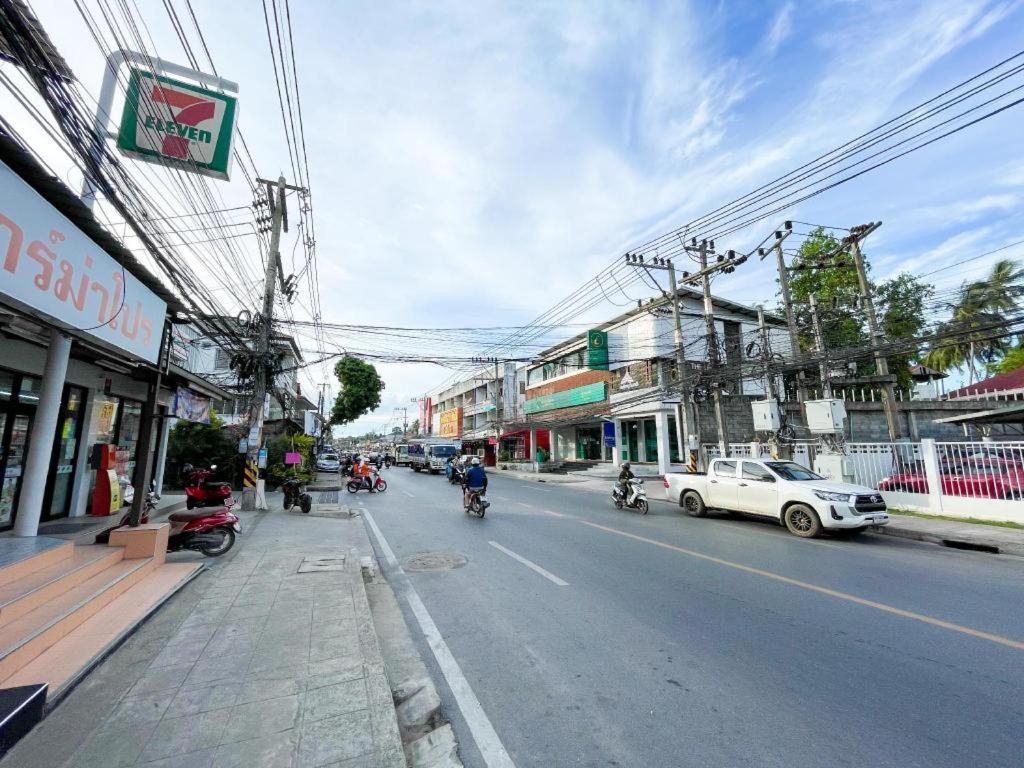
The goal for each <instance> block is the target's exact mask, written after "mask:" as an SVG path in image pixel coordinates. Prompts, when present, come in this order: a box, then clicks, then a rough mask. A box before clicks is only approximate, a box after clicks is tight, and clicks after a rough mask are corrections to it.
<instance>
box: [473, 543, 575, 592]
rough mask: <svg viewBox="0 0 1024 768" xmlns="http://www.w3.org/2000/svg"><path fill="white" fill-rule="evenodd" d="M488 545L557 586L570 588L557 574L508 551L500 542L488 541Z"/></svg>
mask: <svg viewBox="0 0 1024 768" xmlns="http://www.w3.org/2000/svg"><path fill="white" fill-rule="evenodd" d="M487 543H488V544H490V545H491V546H492V547H494V548H495V549H496V550H498V551H499V552H504V553H505V554H506V555H508V556H509V557H511V558H512V559H513V560H517V561H519V562H520V563H522V564H523V565H525V566H526V567H527V568H529V569H530V570H532V571H536V572H537V573H539V574H540V575H541V576H543V577H544V578H545V579H547V580H548V581H551V582H553V583H555V584H557V585H558V586H560V587H568V586H569V582H567V581H562V580H561V579H560V578H558V577H557V576H555V574H553V573H552V572H551V571H548V570H545V569H544V568H541V567H540V566H539V565H537V564H536V563H535V562H533V561H531V560H527V559H526V558H525V557H523V556H522V555H517V554H516V553H515V552H513V551H512V550H511V549H507V548H505V547H503V546H501V544H499V543H498V542H496V541H488V542H487Z"/></svg>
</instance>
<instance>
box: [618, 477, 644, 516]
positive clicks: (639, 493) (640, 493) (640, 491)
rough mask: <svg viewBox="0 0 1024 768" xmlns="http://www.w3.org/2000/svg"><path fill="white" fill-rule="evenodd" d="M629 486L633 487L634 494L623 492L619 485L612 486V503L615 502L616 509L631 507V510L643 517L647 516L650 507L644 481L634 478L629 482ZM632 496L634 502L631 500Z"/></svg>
mask: <svg viewBox="0 0 1024 768" xmlns="http://www.w3.org/2000/svg"><path fill="white" fill-rule="evenodd" d="M629 484H630V485H631V486H633V492H632V493H631V494H628V495H627V494H625V493H624V492H623V490H622V488H620V487H619V484H618V483H616V484H615V485H614V486H612V501H614V502H615V508H616V509H622V508H623V507H629V508H630V509H635V510H636V511H637V512H639V513H640V514H641V515H646V514H647V509H648V506H649V505H648V503H647V491H646V489H644V481H643V480H640V479H639V478H633V479H632V480H630V481H629ZM630 495H631V496H632V497H633V500H632V501H630V500H629V496H630Z"/></svg>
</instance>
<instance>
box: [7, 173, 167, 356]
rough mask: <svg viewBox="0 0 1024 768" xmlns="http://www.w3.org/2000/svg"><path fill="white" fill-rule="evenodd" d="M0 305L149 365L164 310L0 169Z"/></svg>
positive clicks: (106, 256)
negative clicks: (6, 304) (2, 301)
mask: <svg viewBox="0 0 1024 768" xmlns="http://www.w3.org/2000/svg"><path fill="white" fill-rule="evenodd" d="M0 259H2V260H3V262H2V266H0V299H9V300H11V301H12V302H13V303H14V304H17V305H19V307H20V308H22V309H24V310H26V311H28V312H30V313H33V314H36V315H43V316H45V317H46V319H48V320H51V321H53V322H55V323H56V324H57V325H60V326H62V327H64V328H67V329H70V330H74V331H79V332H81V333H83V334H85V335H87V336H91V337H93V338H95V339H98V340H99V341H102V342H105V343H106V344H109V345H111V346H114V347H116V348H118V349H120V350H123V351H125V352H127V353H129V354H130V355H132V356H133V357H137V358H142V359H143V360H147V361H149V362H151V363H155V362H156V360H157V357H158V356H159V352H160V334H161V330H162V329H163V323H164V315H165V314H166V312H167V305H166V304H165V303H164V302H163V300H161V299H160V298H159V297H158V296H157V295H156V294H155V293H153V292H152V291H151V290H149V289H148V288H146V287H145V286H144V285H143V284H142V283H141V282H139V280H138V278H136V277H135V276H134V275H132V274H131V273H130V272H128V271H127V270H125V269H124V268H123V267H122V266H121V265H120V264H118V263H117V262H116V261H114V259H113V258H111V256H110V255H109V254H108V253H107V252H106V251H104V250H103V249H102V248H100V247H99V246H98V245H96V243H94V242H93V241H92V240H90V239H89V238H88V237H87V236H86V235H85V233H84V232H82V231H81V230H80V229H78V228H77V227H76V226H75V225H74V224H72V223H71V222H70V221H69V220H68V219H67V218H66V217H65V216H64V215H63V214H61V213H60V211H58V210H57V209H56V208H54V207H53V206H52V205H50V204H49V203H48V202H46V200H44V199H43V197H42V196H41V195H40V194H39V193H38V192H36V191H35V190H34V189H32V187H30V186H29V185H28V184H26V183H25V182H24V181H23V180H22V179H21V177H20V176H18V175H17V174H16V173H14V171H12V170H11V169H10V168H8V167H7V166H6V165H5V164H4V163H0Z"/></svg>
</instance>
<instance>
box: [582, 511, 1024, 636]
mask: <svg viewBox="0 0 1024 768" xmlns="http://www.w3.org/2000/svg"><path fill="white" fill-rule="evenodd" d="M566 517H571V516H570V515H566ZM573 519H574V520H575V522H578V523H580V524H581V525H589V526H590V527H591V528H597V529H598V530H601V531H606V532H607V533H614V534H617V535H619V536H623V537H625V538H627V539H633V540H635V541H642V542H644V543H645V544H653V545H654V546H656V547H661V548H662V549H668V550H671V551H673V552H679V553H681V554H684V555H689V556H690V557H695V558H698V559H700V560H706V561H708V562H711V563H717V564H718V565H724V566H726V567H728V568H735V569H736V570H738V571H744V572H746V573H752V574H754V575H755V576H763V577H764V578H766V579H772V580H773V581H778V582H781V583H783V584H789V585H790V586H794V587H800V588H801V589H806V590H809V591H811V592H817V593H819V594H822V595H828V596H829V597H834V598H837V599H839V600H846V601H848V602H851V603H856V604H857V605H863V606H865V607H867V608H874V609H875V610H878V611H882V612H884V613H891V614H893V615H894V616H901V617H902V618H905V619H912V620H913V621H920V622H922V623H923V624H931V625H932V626H934V627H940V628H942V629H948V630H950V631H951V632H959V633H960V634H963V635H970V636H971V637H977V638H979V639H981V640H988V641H989V642H992V643H996V644H998V645H1005V646H1006V647H1008V648H1013V649H1015V650H1018V651H1024V642H1021V641H1019V640H1014V639H1013V638H1009V637H1003V636H1002V635H996V634H993V633H991V632H984V631H982V630H980V629H973V628H972V627H965V626H964V625H962V624H955V623H953V622H951V621H945V620H943V619H936V618H934V617H932V616H926V615H925V614H923V613H915V612H914V611H907V610H904V609H903V608H897V607H895V606H892V605H887V604H885V603H879V602H877V601H875V600H868V599H867V598H863V597H858V596H857V595H851V594H850V593H848V592H840V591H839V590H836V589H829V588H828V587H821V586H818V585H817V584H811V583H809V582H806V581H800V580H799V579H794V578H791V577H789V576H783V575H782V574H780V573H774V572H772V571H766V570H764V569H763V568H755V567H753V566H750V565H743V564H742V563H735V562H733V561H731V560H725V559H723V558H720V557H715V556H713V555H705V554H704V553H703V552H696V551H694V550H692V549H686V548H685V547H677V546H676V545H675V544H668V543H666V542H664V541H658V540H657V539H649V538H647V537H646V536H638V535H637V534H635V533H628V532H627V531H620V530H619V529H618V528H611V527H609V526H607V525H600V524H599V523H591V522H588V521H587V520H580V519H578V518H573Z"/></svg>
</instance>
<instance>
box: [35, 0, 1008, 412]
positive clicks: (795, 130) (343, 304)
mask: <svg viewBox="0 0 1024 768" xmlns="http://www.w3.org/2000/svg"><path fill="white" fill-rule="evenodd" d="M33 5H34V7H35V8H36V11H37V13H38V14H39V16H40V18H41V19H42V21H43V23H44V24H45V25H46V26H47V27H48V28H49V29H50V30H51V33H52V34H53V36H54V38H55V39H56V41H57V43H58V45H59V46H60V47H61V49H62V50H64V51H65V53H66V54H67V56H68V58H69V60H71V62H72V64H73V66H74V67H75V69H76V71H77V72H79V74H80V76H81V77H82V79H83V82H85V83H87V84H88V83H92V84H98V82H99V78H100V72H101V70H100V68H101V66H102V64H101V62H100V60H99V57H98V55H97V53H96V51H95V49H94V48H93V47H92V46H91V45H89V44H88V43H87V41H86V39H85V37H84V26H83V24H82V21H81V19H80V18H79V17H78V16H77V15H76V14H72V13H70V12H69V10H68V4H67V3H65V2H63V1H62V0H35V2H34V3H33ZM193 5H194V6H195V8H196V13H197V15H198V17H199V19H200V22H201V24H202V25H203V27H204V29H205V30H206V33H207V38H208V42H209V44H210V48H211V52H212V54H213V56H214V58H215V60H217V61H218V62H219V66H220V69H221V72H222V74H224V75H225V76H227V77H231V78H232V79H235V80H238V81H239V82H240V84H241V87H242V91H241V105H242V107H241V115H242V125H243V128H244V130H245V131H246V132H247V138H248V140H249V142H250V146H251V147H252V149H253V154H254V155H255V156H256V157H257V161H258V163H260V164H261V165H263V166H265V167H266V170H265V171H264V175H273V174H276V172H277V171H278V170H279V169H282V168H283V167H284V166H285V165H286V162H285V159H284V158H285V153H284V152H283V148H282V147H281V145H280V141H279V136H280V117H279V115H278V111H277V104H276V94H275V92H274V90H273V88H272V82H273V81H272V77H273V74H272V71H271V70H270V66H269V62H268V59H267V58H266V32H265V31H264V29H263V18H262V13H261V11H260V10H259V6H258V4H256V3H253V2H223V1H222V2H216V3H214V2H210V1H209V0H193ZM1021 5H1022V4H1021V3H1020V2H1005V1H1002V0H988V1H985V0H966V1H961V2H956V3H951V2H949V1H948V0H944V1H943V0H936V1H932V2H928V1H922V2H873V1H870V0H868V1H865V2H850V1H847V0H818V1H816V2H815V1H811V0H791V1H787V2H754V1H752V0H750V1H747V2H718V3H712V2H695V3H687V2H649V3H643V2H612V1H610V0H590V1H588V2H533V3H507V2H506V3H501V2H486V1H481V2H473V3H466V2H454V1H453V2H424V3H415V2H407V3H381V2H343V3H339V2H313V0H292V15H293V24H294V25H295V31H296V35H297V40H296V45H297V49H298V53H299V59H298V70H299V76H300V79H301V81H302V87H303V106H304V109H305V111H306V130H307V139H308V141H309V147H308V150H309V155H310V158H311V163H312V185H313V189H314V195H315V201H316V210H317V214H318V225H317V226H318V236H319V252H320V261H321V264H320V273H321V279H322V283H323V284H322V293H323V297H324V298H323V305H324V316H325V317H324V319H325V320H328V321H336V322H356V323H359V322H365V323H369V324H378V325H403V324H404V325H436V324H441V325H461V324H465V325H499V324H518V323H524V322H527V321H529V320H530V319H532V318H533V317H534V316H536V315H537V314H538V313H539V312H541V311H543V310H544V309H546V308H548V307H549V306H550V305H551V304H553V303H554V302H555V301H557V300H558V299H559V298H560V297H562V296H564V295H565V294H567V293H568V292H569V291H570V290H572V289H573V288H575V287H576V286H577V285H578V284H579V283H580V282H582V280H583V279H584V278H586V277H589V276H591V275H593V274H594V273H596V272H597V271H598V270H599V269H601V268H602V267H604V266H605V265H606V264H607V263H608V262H609V261H610V260H611V259H612V258H614V257H615V256H616V254H621V253H622V252H623V251H624V250H626V249H627V248H629V247H630V246H633V245H637V244H639V243H642V242H643V241H644V240H645V239H647V238H649V237H650V236H652V235H656V234H659V233H661V232H664V231H667V230H669V229H671V228H673V227H675V226H677V225H680V224H682V223H684V222H685V221H687V220H688V219H690V218H692V217H694V216H695V215H698V214H700V213H702V212H704V211H707V210H710V209H711V208H714V207H715V206H717V205H719V204H721V203H723V202H725V201H727V200H730V199H732V198H733V197H735V196H736V195H737V194H742V193H744V192H746V191H748V190H750V189H753V188H754V187H756V186H758V185H759V184H760V183H763V182H764V181H767V180H769V179H771V178H774V176H776V175H778V174H779V173H780V172H784V171H787V170H789V169H790V168H793V167H795V166H797V165H799V164H801V163H802V162H805V161H807V160H809V159H812V158H813V157H815V156H816V155H817V154H819V153H820V152H822V151H825V150H828V149H830V148H832V147H834V146H837V145H839V144H841V143H843V142H844V141H846V140H847V139H849V138H852V137H854V136H856V135H858V134H859V133H861V132H863V131H864V130H866V129H868V128H870V127H871V126H873V125H875V124H877V123H879V122H881V121H883V120H885V119H887V118H888V117H891V116H893V115H895V114H897V113H899V112H900V111H902V110H903V109H905V108H907V107H909V106H911V105H912V104H915V103H917V102H920V101H922V100H924V99H925V98H928V97H930V96H932V95H934V94H935V93H937V92H939V91H941V90H944V89H945V88H946V87H949V86H950V85H952V84H954V83H955V82H958V81H960V80H962V79H963V78H964V77H966V76H968V75H970V74H973V73H975V72H977V71H979V70H981V69H983V68H985V67H987V66H990V65H992V64H994V63H995V62H997V61H999V60H1001V59H1002V58H1005V57H1006V56H1008V55H1010V54H1012V53H1015V52H1016V51H1017V50H1018V49H1020V48H1022V47H1024V45H1022V43H1024V34H1022V32H1021V30H1024V10H1022V7H1021ZM140 7H141V8H142V11H143V14H144V15H145V16H146V17H147V19H149V20H151V30H152V33H153V35H154V37H155V39H156V40H157V43H158V45H161V46H163V48H164V50H161V55H163V56H164V57H165V58H171V59H174V58H175V57H177V58H181V53H180V46H179V47H177V48H176V45H177V43H176V38H175V37H174V36H173V31H172V29H171V27H170V25H169V23H168V21H167V17H166V13H165V12H164V10H163V5H162V3H161V2H159V1H158V0H157V1H150V0H147V2H140ZM93 87H94V88H95V87H96V86H93ZM1022 128H1024V111H1021V110H1020V109H1018V110H1016V111H1014V110H1011V111H1009V112H1007V113H1004V114H1003V115H1001V116H999V117H997V118H995V119H992V120H989V121H987V122H985V123H984V124H982V125H979V126H977V127H975V128H973V129H970V130H967V131H964V132H962V133H960V134H958V135H957V136H955V137H952V138H950V139H948V140H946V141H943V142H941V143H939V144H937V145H935V146H933V147H931V148H929V149H926V150H924V151H921V152H918V153H916V154H915V155H912V156H910V157H907V158H905V159H903V160H901V161H898V162H896V163H894V164H892V165H890V166H887V167H886V168H885V169H881V170H879V171H877V172H875V173H873V174H871V175H869V176H867V177H864V178H862V179H860V180H857V181H855V182H852V183H851V184H848V185H845V186H843V187H841V188H838V189H836V190H833V191H831V192H829V193H827V194H825V195H822V196H820V197H818V198H815V199H814V200H812V201H809V202H808V203H805V204H803V205H801V206H799V207H798V208H797V209H795V210H793V211H790V212H788V213H787V216H789V217H790V218H794V219H799V220H804V221H812V222H818V221H821V222H825V223H828V224H839V225H847V226H849V225H851V224H854V223H860V222H864V221H869V220H879V219H880V220H882V221H884V222H885V224H884V226H883V227H882V229H881V230H879V232H878V233H877V234H876V235H874V236H873V237H872V239H871V241H870V242H869V246H868V248H867V252H868V254H869V256H870V258H871V260H872V262H873V267H874V273H875V275H876V276H877V277H885V276H888V275H890V274H893V273H895V272H897V271H899V270H900V269H908V270H909V271H917V272H922V271H930V270H932V269H936V268H938V267H940V266H943V265H944V264H948V263H951V262H953V261H956V260H958V259H962V258H965V257H967V256H970V255H974V254H978V253H982V252H984V251H987V250H990V249H992V248H995V247H999V246H1001V245H1004V244H1006V243H1008V242H1012V241H1014V240H1020V239H1024V216H1022V214H1021V205H1020V202H1021V196H1022V194H1024V152H1022V149H1024V130H1022ZM225 189H226V192H225V194H226V196H227V197H229V198H232V199H234V198H237V199H239V200H241V201H242V202H248V194H247V193H246V191H245V190H244V186H239V185H238V184H237V183H236V182H235V181H233V182H232V183H231V185H230V186H228V187H226V188H225ZM776 223H777V222H765V223H764V224H762V225H756V226H755V227H752V228H751V229H750V230H749V231H748V232H743V233H737V234H736V235H735V236H733V237H730V238H729V242H725V243H720V244H719V249H720V250H722V247H723V246H724V247H727V248H736V249H737V250H740V249H743V248H749V247H751V246H753V245H755V244H756V243H757V241H759V240H760V239H761V237H762V236H763V234H764V233H765V232H767V231H769V230H770V229H772V228H773V227H774V226H775V224H776ZM289 245H290V244H289V243H287V242H286V244H285V249H286V250H287V248H288V247H289ZM1001 255H1017V256H1021V257H1024V248H1019V249H1016V250H1013V249H1011V250H1010V251H1007V252H1005V253H1004V254H1001ZM987 261H988V260H979V261H977V262H973V263H972V265H971V268H970V269H968V270H964V269H957V270H947V271H946V272H942V273H939V274H937V275H935V276H934V279H935V280H936V282H937V283H938V284H939V286H940V287H943V286H945V287H948V286H949V285H953V284H956V283H957V282H958V281H959V280H962V279H964V278H966V277H973V276H978V275H980V274H981V273H982V272H983V271H984V268H985V266H986V263H987ZM728 280H729V281H728V282H724V281H722V282H719V283H718V284H717V285H716V292H719V293H721V294H723V295H725V296H728V297H729V298H732V299H736V300H740V301H748V302H752V303H753V302H758V301H764V302H766V303H768V304H774V302H775V297H774V282H772V275H771V274H770V272H769V271H768V268H767V265H760V264H757V263H754V262H749V263H748V264H747V265H745V266H744V267H743V268H741V269H739V270H737V271H736V273H735V274H733V275H730V276H729V279H728ZM616 310H617V308H616V307H612V306H610V305H609V306H605V307H602V308H600V309H599V310H597V311H596V313H595V314H592V315H591V316H590V317H587V318H582V319H584V320H590V319H595V320H596V319H600V317H602V316H608V315H610V314H612V313H613V312H615V311H616ZM383 374H384V376H385V379H386V381H387V383H388V389H387V391H386V398H385V401H384V404H383V406H382V408H381V409H380V411H379V412H378V413H377V414H376V415H373V416H370V417H367V418H365V419H363V420H360V422H357V423H356V424H355V425H352V426H351V431H357V432H358V431H363V430H364V429H365V428H366V427H367V426H370V425H373V426H380V425H382V423H383V422H385V421H387V420H388V418H389V417H390V416H391V413H392V409H393V408H394V407H395V406H405V405H408V404H409V398H410V397H414V396H416V395H418V394H421V393H422V392H423V390H424V389H426V388H427V387H428V386H430V385H431V384H433V383H436V382H438V381H440V380H441V379H443V378H444V372H443V371H439V370H438V369H431V368H426V369H425V368H422V367H420V368H414V367H404V366H385V367H384V369H383ZM319 378H320V375H319V374H316V375H315V376H314V379H319Z"/></svg>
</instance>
